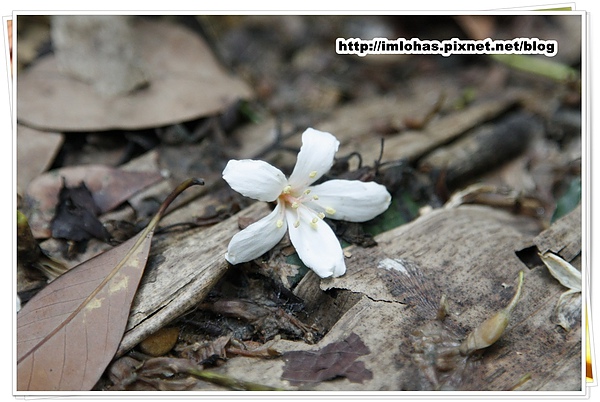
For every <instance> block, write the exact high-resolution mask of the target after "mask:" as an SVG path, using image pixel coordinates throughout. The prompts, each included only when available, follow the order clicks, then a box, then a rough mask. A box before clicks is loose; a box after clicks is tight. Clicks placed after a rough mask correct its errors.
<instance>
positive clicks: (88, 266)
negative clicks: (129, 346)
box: [17, 179, 203, 391]
mask: <svg viewBox="0 0 600 402" xmlns="http://www.w3.org/2000/svg"><path fill="white" fill-rule="evenodd" d="M195 184H203V182H202V181H201V180H198V179H190V180H187V181H186V182H184V183H182V184H181V185H180V186H179V187H177V188H176V189H175V190H174V191H173V192H172V193H171V195H170V196H169V197H168V198H167V199H166V200H165V202H164V203H163V204H162V205H161V208H160V210H159V211H158V212H157V214H156V215H155V216H154V218H153V219H152V221H151V222H150V223H149V224H148V226H147V227H146V228H145V229H144V230H143V231H141V232H140V233H139V234H138V235H137V236H135V237H133V238H131V239H130V240H128V241H127V242H125V243H123V244H121V245H120V246H118V247H115V248H113V249H111V250H110V251H108V252H106V253H103V254H100V255H98V256H97V257H95V258H93V259H91V260H89V261H87V262H85V263H83V264H81V265H78V266H77V267H75V268H73V269H71V270H69V271H68V272H67V273H65V274H64V275H62V276H60V277H59V278H57V279H56V280H55V281H53V282H52V283H50V284H49V285H48V286H47V287H45V288H44V289H43V290H42V291H40V292H39V293H38V294H37V295H36V296H35V297H34V298H33V299H31V300H30V301H29V302H28V303H27V304H26V305H25V306H24V307H23V308H22V309H21V311H20V312H19V314H18V315H17V390H18V391H59V390H90V389H92V387H93V386H94V384H96V382H97V381H98V379H99V378H100V376H101V375H102V373H103V372H104V370H105V368H106V366H107V365H108V363H109V362H110V361H111V360H112V358H113V357H114V355H115V352H116V350H117V348H118V346H119V343H120V341H121V338H122V336H123V332H124V331H125V326H126V324H127V318H128V317H129V310H130V307H131V302H132V300H133V297H134V295H135V292H136V290H137V286H138V283H139V281H140V278H141V276H142V273H143V270H144V267H145V265H146V260H147V258H148V253H149V250H150V243H151V240H152V235H153V233H154V229H155V227H156V225H157V224H158V222H159V220H160V218H161V217H162V215H163V214H164V212H165V210H166V208H167V207H168V205H169V204H170V203H171V202H172V201H173V199H175V198H176V197H177V195H179V194H180V193H181V192H182V191H183V190H185V189H186V188H188V187H190V186H192V185H195Z"/></svg>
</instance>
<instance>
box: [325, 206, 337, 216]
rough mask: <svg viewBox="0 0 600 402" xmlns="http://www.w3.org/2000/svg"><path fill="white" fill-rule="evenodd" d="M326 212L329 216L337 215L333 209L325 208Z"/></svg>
mask: <svg viewBox="0 0 600 402" xmlns="http://www.w3.org/2000/svg"><path fill="white" fill-rule="evenodd" d="M325 212H327V214H328V215H333V214H335V209H333V208H331V207H327V208H325Z"/></svg>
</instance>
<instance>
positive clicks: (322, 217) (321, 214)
mask: <svg viewBox="0 0 600 402" xmlns="http://www.w3.org/2000/svg"><path fill="white" fill-rule="evenodd" d="M317 215H319V218H321V219H325V214H324V213H323V212H319V213H318V214H317Z"/></svg>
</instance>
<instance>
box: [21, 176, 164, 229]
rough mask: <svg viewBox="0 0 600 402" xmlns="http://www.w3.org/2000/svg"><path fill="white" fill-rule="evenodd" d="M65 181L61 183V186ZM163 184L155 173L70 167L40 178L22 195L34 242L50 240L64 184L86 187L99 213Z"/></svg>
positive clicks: (32, 182) (160, 177) (33, 181)
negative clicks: (52, 221) (152, 186)
mask: <svg viewBox="0 0 600 402" xmlns="http://www.w3.org/2000/svg"><path fill="white" fill-rule="evenodd" d="M63 180H64V182H63ZM160 180H162V176H161V175H160V173H158V172H129V171H124V170H121V169H117V168H113V167H109V166H102V165H83V166H70V167H65V168H61V169H58V170H53V171H50V172H47V173H45V174H42V175H40V176H38V177H37V178H35V179H34V180H32V181H31V183H30V184H29V186H28V188H27V191H26V193H25V200H24V202H25V208H24V209H25V212H26V215H28V218H29V225H30V226H31V231H32V233H33V235H34V236H35V237H36V238H38V239H39V238H47V237H50V236H51V230H50V222H51V220H52V217H53V216H54V210H55V207H56V205H57V203H58V200H59V193H60V190H61V188H62V187H63V184H65V185H69V186H77V185H80V184H82V183H83V184H85V186H86V187H87V188H88V189H89V190H90V191H91V193H92V196H93V199H94V202H95V203H96V205H97V206H98V208H99V212H100V213H104V212H107V211H110V210H111V209H113V208H115V207H116V206H118V205H119V204H121V203H123V202H124V201H126V200H127V199H129V197H131V196H132V195H134V194H135V193H137V192H138V191H140V190H142V189H144V188H146V187H148V186H150V185H151V184H154V183H156V182H158V181H160Z"/></svg>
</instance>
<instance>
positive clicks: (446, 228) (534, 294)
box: [219, 206, 583, 391]
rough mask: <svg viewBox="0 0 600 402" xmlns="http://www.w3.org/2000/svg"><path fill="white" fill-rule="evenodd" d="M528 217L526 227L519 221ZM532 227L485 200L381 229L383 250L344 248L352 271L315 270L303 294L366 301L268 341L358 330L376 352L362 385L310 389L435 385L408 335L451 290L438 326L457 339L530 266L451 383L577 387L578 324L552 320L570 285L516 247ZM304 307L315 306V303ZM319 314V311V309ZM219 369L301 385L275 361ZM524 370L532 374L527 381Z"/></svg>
mask: <svg viewBox="0 0 600 402" xmlns="http://www.w3.org/2000/svg"><path fill="white" fill-rule="evenodd" d="M523 220H528V221H529V223H530V225H523V223H522V222H523ZM536 228H537V229H536ZM536 230H537V232H539V230H540V228H539V226H536V222H535V221H534V220H531V219H529V218H525V217H522V216H516V215H511V214H509V213H507V212H504V211H500V210H495V209H492V208H489V207H481V206H461V207H459V208H456V209H440V210H436V211H434V212H432V213H430V214H428V215H425V216H423V217H421V218H419V219H417V220H416V221H414V222H412V223H409V224H407V225H404V226H402V227H399V228H397V229H394V230H391V231H389V232H386V233H383V234H381V235H379V236H377V237H376V240H377V242H378V246H377V247H372V248H368V249H364V248H358V247H355V246H351V247H349V248H347V249H346V251H347V253H349V254H351V257H350V258H348V259H347V268H348V270H347V273H346V275H344V276H342V277H340V278H335V279H326V280H320V281H319V279H318V278H316V277H315V276H314V275H312V274H311V273H309V275H307V277H306V278H305V279H304V280H303V282H301V284H300V285H299V286H298V289H300V290H301V292H299V294H300V295H301V296H305V297H316V298H318V297H321V300H323V299H322V298H323V296H317V293H315V291H314V287H315V286H317V284H318V283H320V287H321V289H323V290H324V292H325V293H324V294H326V295H329V296H328V297H332V295H334V294H335V295H337V296H338V297H339V295H340V294H344V293H345V292H351V293H353V294H355V295H356V296H355V297H360V299H359V300H358V301H357V302H353V303H349V304H347V307H348V310H347V311H346V312H345V314H343V315H341V318H340V319H339V320H338V321H337V322H336V323H335V324H334V325H333V327H332V328H331V330H330V331H329V332H328V333H327V334H326V335H325V337H324V338H323V339H322V340H321V341H320V342H319V343H318V344H317V345H312V346H311V345H306V344H303V343H301V342H289V341H279V342H276V343H274V344H273V345H272V346H273V347H274V348H276V349H278V350H280V351H282V352H285V351H290V350H318V349H320V348H322V347H324V346H325V345H327V344H329V343H332V342H338V341H341V340H343V339H345V338H346V337H347V336H348V334H350V333H352V332H354V333H356V334H357V335H358V336H359V337H360V338H361V339H362V341H363V342H364V343H365V345H366V346H367V347H368V348H369V350H370V351H371V353H370V354H369V355H367V356H362V357H361V358H359V359H358V360H359V361H363V362H364V364H365V367H366V369H368V370H371V371H372V372H373V378H372V379H371V380H367V381H365V382H364V384H356V383H351V382H349V381H348V380H345V379H338V380H334V381H327V382H322V383H319V384H316V385H313V386H310V387H309V388H308V389H311V390H321V391H325V390H327V391H341V390H343V391H353V390H356V391H358V390H362V391H364V390H373V391H382V390H387V391H399V390H411V389H412V390H414V389H429V388H426V386H427V383H426V381H425V380H424V379H426V378H427V377H426V373H425V369H424V368H423V367H420V366H419V365H418V364H417V363H416V362H415V360H414V358H413V353H414V347H415V346H414V345H415V344H414V342H415V341H414V338H411V337H412V336H413V335H411V334H412V333H413V332H414V331H415V330H419V329H420V330H424V328H426V326H427V325H430V323H431V322H432V321H434V320H435V315H436V311H435V310H436V306H439V299H440V297H441V296H440V295H441V294H444V295H446V297H447V301H448V304H447V305H448V312H449V314H448V316H447V317H446V318H445V319H444V320H443V321H442V322H441V323H442V324H441V326H442V327H443V332H440V333H442V334H443V336H445V337H446V338H450V340H454V341H461V340H462V339H464V338H465V337H466V336H467V334H468V333H469V332H470V331H472V330H473V329H475V328H476V327H477V326H478V325H479V324H480V323H481V322H483V321H484V320H485V319H486V318H488V317H490V316H491V315H493V314H494V313H495V312H497V311H499V310H501V309H502V308H504V307H505V306H506V305H507V303H508V302H509V300H510V299H511V298H512V296H513V295H514V292H515V289H516V279H517V276H518V272H519V271H524V273H525V282H524V286H523V293H522V295H521V299H520V301H519V303H518V304H517V306H516V308H515V310H514V311H513V315H512V318H511V320H510V322H509V325H508V328H507V330H506V331H505V332H504V334H503V335H502V336H501V337H500V339H499V340H498V341H497V342H496V343H495V344H494V345H492V346H491V347H489V348H488V349H486V350H485V351H484V352H483V355H482V358H481V359H480V360H477V359H474V360H469V361H467V362H462V361H460V360H456V361H453V362H451V364H450V367H449V369H450V373H451V374H452V375H454V377H455V378H454V382H453V383H451V384H450V385H452V386H453V387H454V388H455V389H462V390H480V391H500V390H511V389H513V388H515V387H518V389H519V390H549V389H553V390H557V389H559V390H563V391H580V390H581V389H583V388H582V384H583V383H582V378H581V370H579V369H574V368H576V367H579V368H580V367H581V325H579V326H577V327H576V328H573V329H572V330H571V332H569V333H566V332H564V331H562V330H561V329H560V328H558V327H556V325H555V324H554V323H552V322H551V320H550V318H551V316H552V313H553V311H554V306H555V304H556V301H557V300H558V297H560V294H561V293H562V292H563V291H564V289H563V288H562V287H561V286H560V284H558V283H557V281H556V280H554V279H553V278H552V277H551V276H550V275H549V274H548V273H547V272H546V271H545V269H544V268H543V267H536V268H534V269H531V270H530V269H528V268H527V267H526V266H525V265H524V264H523V263H522V262H521V261H520V260H519V258H518V257H517V256H516V254H515V251H516V250H519V249H521V248H522V246H523V244H526V243H527V242H531V239H532V238H533V237H534V236H535V235H536V234H537V232H536ZM390 261H402V262H403V264H404V267H405V268H404V271H405V272H408V273H409V274H408V275H407V274H403V275H398V274H394V269H389V265H390V264H392V263H390ZM392 265H393V264H392ZM386 266H387V267H388V268H387V269H386ZM400 271H402V269H399V270H396V272H400ZM415 287H416V288H415ZM332 292H334V293H332ZM311 295H312V296H311ZM341 300H345V301H347V300H348V298H346V297H342V298H341ZM307 305H308V306H311V304H310V303H309V302H307ZM312 305H313V306H314V305H315V304H312ZM315 311H316V313H319V314H321V313H322V311H323V310H322V309H316V310H315ZM315 311H313V313H315ZM335 314H340V313H339V312H337V313H335ZM313 319H314V320H315V321H317V322H318V321H319V320H320V318H319V317H313ZM570 369H572V370H570ZM219 370H221V371H224V372H226V373H227V374H229V375H232V376H234V377H239V378H244V380H248V381H257V382H261V383H263V384H266V385H271V386H278V387H285V388H289V389H296V388H294V387H292V386H291V385H290V384H289V383H287V382H286V381H283V380H281V373H282V362H281V361H280V360H279V359H278V360H270V361H257V360H249V359H245V358H235V359H231V360H229V361H228V362H227V364H225V365H224V366H223V367H221V368H220V369H219ZM461 370H462V371H461ZM526 376H530V378H531V379H530V380H529V381H526V382H524V383H521V379H522V378H526ZM302 389H305V388H302Z"/></svg>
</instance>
